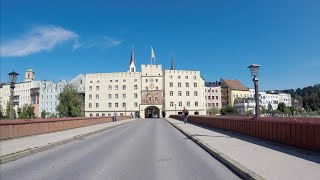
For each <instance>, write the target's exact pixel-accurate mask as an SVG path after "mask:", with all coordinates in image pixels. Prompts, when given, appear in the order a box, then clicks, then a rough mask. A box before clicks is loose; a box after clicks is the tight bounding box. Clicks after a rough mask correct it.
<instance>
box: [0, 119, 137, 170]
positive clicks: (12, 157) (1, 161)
mask: <svg viewBox="0 0 320 180" xmlns="http://www.w3.org/2000/svg"><path fill="white" fill-rule="evenodd" d="M131 122H133V121H129V122H124V123H122V124H116V125H113V126H110V127H106V128H103V129H99V130H96V131H92V132H89V133H86V134H81V135H77V136H74V137H72V138H68V139H63V140H61V141H58V142H55V143H52V144H50V143H49V144H48V145H44V146H41V147H34V148H32V149H27V150H24V151H19V152H17V153H13V154H9V155H6V156H3V157H0V164H5V163H7V162H10V161H15V160H17V159H20V158H23V157H26V156H29V155H32V154H35V153H38V152H42V151H45V150H48V149H51V148H54V147H56V146H60V145H63V144H67V143H69V142H73V141H75V140H78V139H81V138H84V137H87V136H90V135H94V134H98V133H100V132H102V131H105V130H108V129H112V128H115V127H118V126H121V125H124V124H128V123H131Z"/></svg>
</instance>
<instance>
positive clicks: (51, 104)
mask: <svg viewBox="0 0 320 180" xmlns="http://www.w3.org/2000/svg"><path fill="white" fill-rule="evenodd" d="M67 84H71V85H72V86H73V87H74V88H75V89H76V90H77V92H78V93H79V94H80V97H81V96H84V92H85V75H84V74H79V75H78V76H76V77H75V78H73V79H72V80H71V81H70V82H68V81H66V80H61V81H60V82H58V83H55V82H53V81H41V83H40V87H39V88H40V89H39V92H40V96H39V99H40V103H39V104H40V106H39V107H40V108H39V112H40V113H41V112H43V111H45V112H46V116H48V115H50V114H53V115H55V114H57V111H56V107H57V106H58V105H59V99H58V98H59V94H60V93H61V92H63V88H64V87H65V86H66V85H67ZM82 99H83V100H84V98H82ZM83 105H84V103H83ZM83 111H84V108H83Z"/></svg>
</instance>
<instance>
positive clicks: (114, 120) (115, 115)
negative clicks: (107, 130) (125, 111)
mask: <svg viewBox="0 0 320 180" xmlns="http://www.w3.org/2000/svg"><path fill="white" fill-rule="evenodd" d="M113 116H114V117H113V122H116V121H118V114H117V113H116V112H114V114H113Z"/></svg>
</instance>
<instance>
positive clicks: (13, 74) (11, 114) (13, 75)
mask: <svg viewBox="0 0 320 180" xmlns="http://www.w3.org/2000/svg"><path fill="white" fill-rule="evenodd" d="M8 75H9V80H10V104H9V105H10V107H9V108H10V111H9V119H14V109H13V94H14V88H15V84H16V81H17V77H18V75H19V74H18V73H16V72H14V71H12V72H11V73H9V74H8Z"/></svg>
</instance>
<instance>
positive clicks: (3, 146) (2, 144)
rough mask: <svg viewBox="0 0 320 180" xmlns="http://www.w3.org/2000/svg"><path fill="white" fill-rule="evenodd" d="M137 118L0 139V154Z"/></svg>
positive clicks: (37, 146)
mask: <svg viewBox="0 0 320 180" xmlns="http://www.w3.org/2000/svg"><path fill="white" fill-rule="evenodd" d="M133 120H135V119H129V120H122V121H117V122H110V123H103V124H97V125H92V126H86V127H81V128H76V129H69V130H65V131H58V132H53V133H47V134H39V135H34V136H27V137H22V138H15V139H8V140H2V141H0V155H1V157H3V156H6V155H9V154H14V153H18V152H23V151H26V150H31V149H35V148H39V147H44V146H46V145H49V144H55V143H59V142H63V141H65V140H69V139H72V138H74V137H75V136H81V135H85V134H89V133H93V132H96V131H99V130H103V129H106V128H111V127H114V126H117V125H121V124H123V123H128V122H131V121H133Z"/></svg>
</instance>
